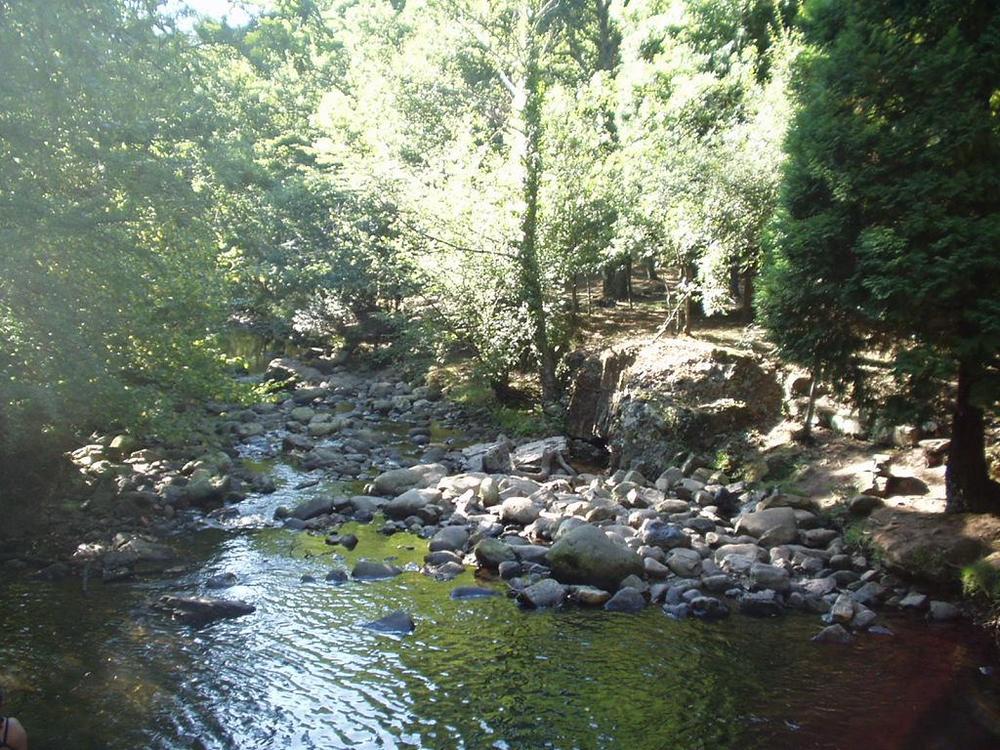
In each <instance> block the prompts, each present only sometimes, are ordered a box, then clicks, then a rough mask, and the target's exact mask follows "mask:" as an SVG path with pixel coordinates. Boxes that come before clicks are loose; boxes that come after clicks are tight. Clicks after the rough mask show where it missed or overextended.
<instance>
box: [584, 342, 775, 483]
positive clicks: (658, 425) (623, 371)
mask: <svg viewBox="0 0 1000 750" xmlns="http://www.w3.org/2000/svg"><path fill="white" fill-rule="evenodd" d="M577 359H579V357H578V358H577ZM781 403H782V390H781V386H780V384H779V383H778V380H777V378H776V377H775V376H774V374H773V373H771V372H768V371H766V370H765V369H763V368H762V367H761V366H760V365H759V364H758V363H757V361H756V360H755V359H754V358H753V357H752V356H751V355H748V354H744V353H740V352H736V351H732V350H728V349H719V348H716V347H713V346H712V345H711V344H709V343H707V342H698V341H692V340H690V339H684V340H681V339H666V340H661V341H659V342H654V343H651V344H649V345H647V346H644V347H639V346H637V345H635V344H628V345H620V346H617V347H614V348H612V349H609V350H606V351H603V352H601V353H600V354H596V355H591V356H589V357H585V358H584V360H583V362H582V364H581V365H580V366H579V367H578V368H577V370H576V375H575V376H574V380H573V382H572V384H571V388H570V404H569V409H568V414H567V431H568V432H569V434H570V436H572V437H578V438H585V439H595V438H598V439H603V440H605V441H607V443H608V445H609V446H610V447H611V450H612V454H613V456H615V458H616V460H617V463H618V465H619V466H632V465H640V466H643V467H645V468H648V469H650V470H655V471H660V470H662V469H665V468H667V467H669V466H670V465H671V464H672V463H673V459H674V457H675V456H676V455H677V454H678V453H687V452H689V451H696V452H708V451H711V450H713V449H716V448H718V447H720V446H721V445H723V444H725V443H726V442H728V441H729V440H731V439H732V438H733V437H735V436H738V435H740V434H742V433H744V432H746V431H747V430H750V429H762V428H767V427H769V426H771V425H772V424H774V423H776V422H777V421H778V420H779V419H780V418H781Z"/></svg>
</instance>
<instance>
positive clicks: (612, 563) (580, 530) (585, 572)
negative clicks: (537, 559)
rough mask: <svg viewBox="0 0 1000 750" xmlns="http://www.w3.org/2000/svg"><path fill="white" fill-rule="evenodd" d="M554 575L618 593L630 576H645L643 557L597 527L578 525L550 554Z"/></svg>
mask: <svg viewBox="0 0 1000 750" xmlns="http://www.w3.org/2000/svg"><path fill="white" fill-rule="evenodd" d="M547 559H548V561H549V565H550V566H551V568H552V573H553V575H554V576H555V577H556V578H557V579H558V580H560V581H563V582H565V583H582V584H587V585H590V586H597V587H598V588H601V589H604V590H606V591H615V590H617V589H618V585H619V584H620V583H621V581H622V579H623V578H625V577H626V576H629V575H637V576H642V574H643V567H642V558H641V557H639V556H638V555H637V554H636V553H635V552H633V551H632V550H631V549H629V548H628V547H626V546H624V545H622V544H616V543H615V542H613V541H611V539H609V538H608V536H607V535H606V534H605V533H604V532H603V531H601V530H600V529H599V528H597V527H596V526H591V525H590V524H585V525H583V526H578V527H577V528H575V529H573V530H572V531H570V532H569V533H568V534H566V535H565V536H563V537H562V538H561V539H559V541H557V542H556V543H555V544H553V545H552V547H551V548H550V549H549V553H548V555H547Z"/></svg>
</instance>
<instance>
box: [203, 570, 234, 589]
mask: <svg viewBox="0 0 1000 750" xmlns="http://www.w3.org/2000/svg"><path fill="white" fill-rule="evenodd" d="M236 582H237V579H236V574H235V573H219V574H217V575H214V576H212V577H211V578H209V579H208V580H207V581H205V588H208V589H228V588H229V587H230V586H235V585H236Z"/></svg>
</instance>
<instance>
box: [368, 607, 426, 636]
mask: <svg viewBox="0 0 1000 750" xmlns="http://www.w3.org/2000/svg"><path fill="white" fill-rule="evenodd" d="M364 626H365V627H366V628H368V629H369V630H377V631H378V632H380V633H396V634H399V635H406V634H408V633H412V632H413V631H414V630H416V629H417V625H416V623H415V622H413V617H411V616H410V615H409V614H408V613H406V612H402V611H396V612H392V613H390V614H388V615H386V616H385V617H381V618H379V619H378V620H372V621H371V622H366V623H365V625H364Z"/></svg>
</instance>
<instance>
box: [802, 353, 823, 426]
mask: <svg viewBox="0 0 1000 750" xmlns="http://www.w3.org/2000/svg"><path fill="white" fill-rule="evenodd" d="M819 374H820V371H819V368H818V367H816V368H813V371H812V380H811V381H809V406H808V407H807V408H806V423H805V424H804V425H803V426H802V438H803V440H808V439H809V438H810V437H812V426H813V417H814V416H815V414H816V396H817V395H818V390H819V389H818V387H817V386H818V384H819Z"/></svg>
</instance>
